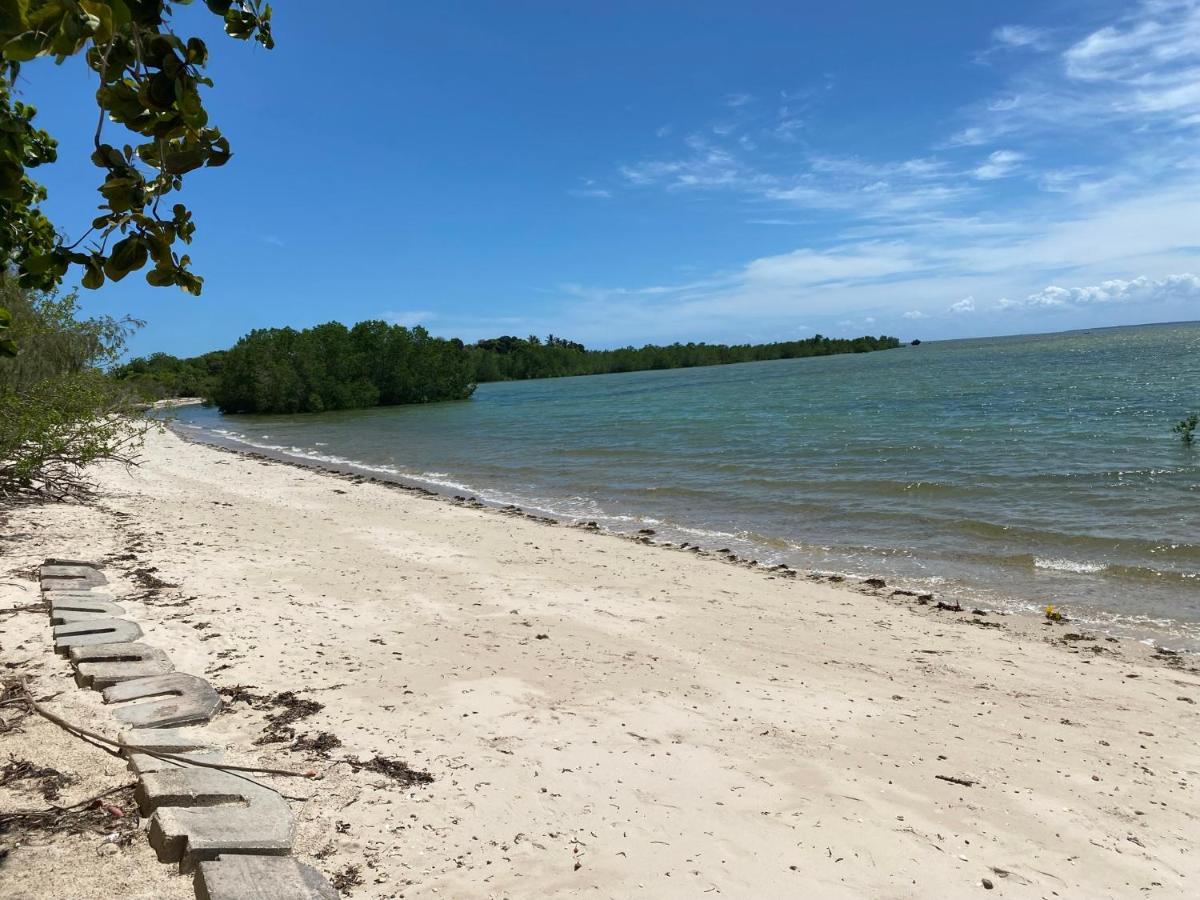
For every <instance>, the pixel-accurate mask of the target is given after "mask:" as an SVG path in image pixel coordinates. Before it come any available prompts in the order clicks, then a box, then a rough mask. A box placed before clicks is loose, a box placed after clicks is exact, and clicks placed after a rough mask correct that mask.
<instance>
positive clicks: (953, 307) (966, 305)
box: [950, 297, 975, 313]
mask: <svg viewBox="0 0 1200 900" xmlns="http://www.w3.org/2000/svg"><path fill="white" fill-rule="evenodd" d="M950 312H952V313H973V312H975V298H974V297H963V298H962V299H961V300H959V301H958V302H957V303H951V304H950Z"/></svg>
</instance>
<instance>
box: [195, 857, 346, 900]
mask: <svg viewBox="0 0 1200 900" xmlns="http://www.w3.org/2000/svg"><path fill="white" fill-rule="evenodd" d="M194 887H195V890H196V900H336V898H337V896H338V893H337V891H335V890H334V889H333V886H332V885H331V884H330V883H329V881H328V880H326V878H325V876H324V875H322V874H321V873H320V872H318V871H317V870H316V869H314V868H313V867H312V866H309V865H306V864H304V863H302V862H300V860H298V859H293V858H292V857H290V856H242V855H238V856H218V857H217V858H216V859H210V860H205V861H204V862H202V863H200V865H199V866H198V867H197V869H196V876H195V881H194Z"/></svg>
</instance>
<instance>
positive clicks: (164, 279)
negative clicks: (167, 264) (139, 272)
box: [146, 268, 175, 287]
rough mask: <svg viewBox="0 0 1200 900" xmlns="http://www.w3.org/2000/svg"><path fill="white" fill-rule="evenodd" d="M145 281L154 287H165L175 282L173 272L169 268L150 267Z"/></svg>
mask: <svg viewBox="0 0 1200 900" xmlns="http://www.w3.org/2000/svg"><path fill="white" fill-rule="evenodd" d="M146 283H147V284H152V285H154V287H167V286H168V285H172V284H174V283H175V272H174V271H173V270H171V269H162V268H159V269H151V270H150V271H149V272H147V273H146Z"/></svg>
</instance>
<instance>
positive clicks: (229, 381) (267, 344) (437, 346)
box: [111, 321, 900, 412]
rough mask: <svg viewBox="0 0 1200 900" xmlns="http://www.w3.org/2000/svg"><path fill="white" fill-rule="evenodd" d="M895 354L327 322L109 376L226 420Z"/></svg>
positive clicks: (160, 356) (142, 361)
mask: <svg viewBox="0 0 1200 900" xmlns="http://www.w3.org/2000/svg"><path fill="white" fill-rule="evenodd" d="M898 346H900V342H899V341H898V340H897V339H896V338H894V337H887V336H886V335H881V336H879V337H871V336H864V337H858V338H853V339H844V338H828V337H824V336H822V335H819V334H818V335H816V336H815V337H811V338H806V339H805V340H801V341H783V342H779V343H774V344H738V345H734V346H729V345H725V344H670V345H668V346H656V345H653V344H648V345H647V346H645V347H639V348H634V347H625V348H622V349H618V350H588V349H587V348H586V347H584V346H583V344H579V343H576V342H575V341H569V340H566V339H564V338H560V337H555V336H554V335H550V336H549V337H547V338H546V339H545V340H544V341H543V340H542V339H540V338H538V337H537V336H534V335H531V336H529V337H527V338H519V337H513V336H512V335H505V336H503V337H497V338H488V339H487V340H482V341H478V342H477V343H475V344H472V345H470V346H464V345H463V343H462V342H461V341H459V340H455V339H451V340H443V339H440V338H434V337H431V336H430V335H429V332H427V331H426V330H425V329H423V328H414V329H411V330H409V329H407V328H401V327H399V326H395V325H392V326H389V325H388V324H387V323H385V322H378V321H372V322H360V323H359V324H357V325H355V326H354V327H353V328H350V329H347V328H346V327H345V326H344V325H340V324H338V323H336V322H331V323H329V324H327V325H321V326H318V327H317V328H311V329H307V330H305V331H294V330H293V329H290V328H282V329H279V328H273V329H267V330H262V331H253V332H251V333H250V334H248V335H246V336H245V337H244V338H242V339H241V340H240V341H238V343H237V346H235V347H234V348H233V349H232V350H228V351H225V350H216V351H213V352H211V353H206V354H204V355H203V356H197V357H192V358H190V359H179V358H178V357H174V356H169V355H168V354H165V353H155V354H153V355H152V356H149V357H138V358H136V359H133V360H130V361H129V362H127V363H125V364H124V365H121V366H117V367H115V368H114V369H113V370H112V373H111V374H112V375H113V377H114V378H116V379H118V380H120V381H121V382H122V383H124V384H126V385H129V386H132V387H135V388H136V389H137V390H138V391H140V392H141V393H142V394H143V396H146V397H148V398H154V399H158V398H161V397H189V396H199V397H205V398H210V399H213V400H214V401H215V402H216V403H217V405H218V406H220V407H221V409H222V410H224V411H226V412H318V411H321V410H326V409H351V408H355V407H364V406H375V405H386V404H394V403H425V402H429V401H432V400H457V399H463V398H465V397H469V396H470V395H471V393H472V391H473V390H474V386H475V384H477V383H482V382H485V381H511V380H517V379H525V378H558V377H562V376H567V375H599V374H605V373H610V372H636V371H641V370H644V369H676V368H687V367H692V366H714V365H725V364H728V363H739V362H759V361H763V360H772V359H799V358H802V357H807V356H829V355H831V354H836V353H868V352H871V351H873V350H887V349H890V348H893V347H898Z"/></svg>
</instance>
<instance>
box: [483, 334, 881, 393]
mask: <svg viewBox="0 0 1200 900" xmlns="http://www.w3.org/2000/svg"><path fill="white" fill-rule="evenodd" d="M899 346H900V341H899V340H898V339H897V338H894V337H888V336H886V335H880V336H879V337H871V336H870V335H866V336H863V337H857V338H829V337H825V336H823V335H820V334H818V335H816V336H814V337H811V338H805V339H803V340H799V341H780V342H777V343H773V344H734V345H729V344H705V343H699V344H696V343H688V344H679V343H675V344H668V345H666V346H660V345H656V344H647V345H646V346H644V347H622V348H619V349H616V350H588V349H586V348H585V347H584V346H583V345H582V344H578V343H575V342H573V341H568V340H563V339H562V338H558V337H555V336H554V335H550V336H549V337H547V338H546V340H545V341H542V340H540V339H538V338H537V337H536V336H533V335H531V336H530V337H528V338H524V339H523V338H518V337H513V336H511V335H509V336H505V337H499V338H491V339H488V340H484V341H479V342H478V343H477V344H475V345H474V346H473V347H472V348H471V356H472V358H473V359H474V361H475V377H476V380H477V381H480V382H484V381H510V380H517V379H524V378H557V377H561V376H564V375H603V374H608V373H612V372H640V371H644V370H647V369H681V368H692V367H694V366H723V365H728V364H730V363H743V362H763V361H766V360H772V359H800V358H803V357H808V356H830V355H833V354H836V353H869V352H871V351H872V350H888V349H891V348H893V347H899Z"/></svg>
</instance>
